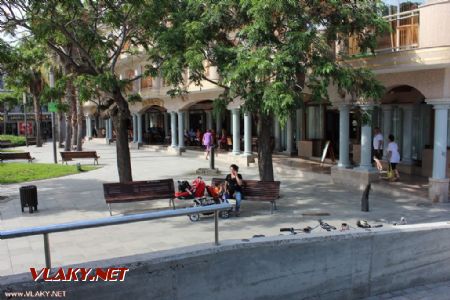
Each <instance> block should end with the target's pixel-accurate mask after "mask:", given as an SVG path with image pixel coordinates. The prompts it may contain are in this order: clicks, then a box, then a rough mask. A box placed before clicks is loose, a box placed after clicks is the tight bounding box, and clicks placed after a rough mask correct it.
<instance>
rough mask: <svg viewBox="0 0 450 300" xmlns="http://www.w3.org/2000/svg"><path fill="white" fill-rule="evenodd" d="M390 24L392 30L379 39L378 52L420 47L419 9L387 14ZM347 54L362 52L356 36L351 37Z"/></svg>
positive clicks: (352, 54)
mask: <svg viewBox="0 0 450 300" xmlns="http://www.w3.org/2000/svg"><path fill="white" fill-rule="evenodd" d="M384 19H385V20H386V21H387V22H388V23H389V24H390V28H391V30H390V32H388V33H386V34H385V35H383V36H380V37H379V38H378V39H377V48H376V49H375V52H376V53H385V52H395V51H401V50H408V49H413V48H417V47H419V9H414V10H409V11H405V12H401V13H398V14H395V15H389V16H385V17H384ZM346 52H347V55H348V56H355V55H358V54H362V53H361V51H360V49H359V47H358V40H357V38H356V37H350V38H349V39H348V44H347V51H346Z"/></svg>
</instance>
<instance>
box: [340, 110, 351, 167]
mask: <svg viewBox="0 0 450 300" xmlns="http://www.w3.org/2000/svg"><path fill="white" fill-rule="evenodd" d="M349 135H350V105H348V104H341V105H339V164H338V167H340V168H347V167H349V166H350V158H349V144H350V140H349Z"/></svg>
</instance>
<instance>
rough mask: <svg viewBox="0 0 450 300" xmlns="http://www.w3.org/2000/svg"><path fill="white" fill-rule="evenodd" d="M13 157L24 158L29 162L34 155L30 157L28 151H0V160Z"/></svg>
mask: <svg viewBox="0 0 450 300" xmlns="http://www.w3.org/2000/svg"><path fill="white" fill-rule="evenodd" d="M13 159H26V160H28V162H29V163H31V162H33V159H34V157H31V154H30V152H0V162H3V161H4V160H13Z"/></svg>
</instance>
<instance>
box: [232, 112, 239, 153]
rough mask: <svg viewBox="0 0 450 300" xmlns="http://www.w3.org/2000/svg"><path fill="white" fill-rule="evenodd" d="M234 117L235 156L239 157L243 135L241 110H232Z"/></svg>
mask: <svg viewBox="0 0 450 300" xmlns="http://www.w3.org/2000/svg"><path fill="white" fill-rule="evenodd" d="M231 113H232V117H233V154H234V155H239V154H240V153H241V133H240V121H241V118H240V115H239V108H233V109H232V110H231Z"/></svg>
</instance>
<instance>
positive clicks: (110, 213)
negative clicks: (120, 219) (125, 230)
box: [108, 203, 112, 217]
mask: <svg viewBox="0 0 450 300" xmlns="http://www.w3.org/2000/svg"><path fill="white" fill-rule="evenodd" d="M108 207H109V215H110V216H111V217H112V211H111V203H108Z"/></svg>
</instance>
